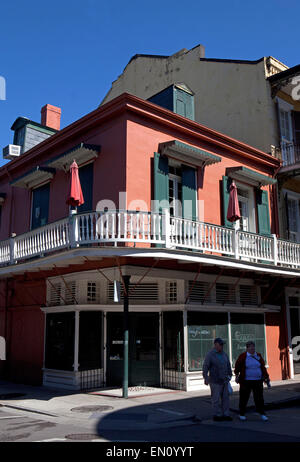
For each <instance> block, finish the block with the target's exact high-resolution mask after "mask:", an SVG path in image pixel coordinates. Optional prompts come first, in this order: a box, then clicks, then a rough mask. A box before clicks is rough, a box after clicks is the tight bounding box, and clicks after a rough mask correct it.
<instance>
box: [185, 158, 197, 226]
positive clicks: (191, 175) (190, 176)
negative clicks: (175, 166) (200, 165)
mask: <svg viewBox="0 0 300 462" xmlns="http://www.w3.org/2000/svg"><path fill="white" fill-rule="evenodd" d="M182 216H183V218H187V219H188V220H196V219H197V184H196V171H195V169H194V168H192V167H188V166H186V165H183V166H182Z"/></svg>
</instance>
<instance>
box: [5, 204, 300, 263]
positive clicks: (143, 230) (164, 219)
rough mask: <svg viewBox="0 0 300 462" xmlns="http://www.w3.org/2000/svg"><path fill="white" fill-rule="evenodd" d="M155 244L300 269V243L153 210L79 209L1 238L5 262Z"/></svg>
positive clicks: (166, 247)
mask: <svg viewBox="0 0 300 462" xmlns="http://www.w3.org/2000/svg"><path fill="white" fill-rule="evenodd" d="M126 243H133V244H135V245H143V246H145V245H146V246H148V245H149V247H151V246H155V245H159V246H160V247H161V248H165V249H184V250H190V251H195V252H201V254H205V253H206V254H215V255H218V256H222V255H223V256H226V257H231V258H233V259H236V260H245V261H251V262H257V263H269V264H271V265H275V266H287V267H293V268H300V244H297V243H294V242H290V241H285V240H282V239H278V238H277V237H276V236H275V235H271V236H263V235H259V234H255V233H250V232H245V231H238V230H235V229H231V228H226V227H223V226H218V225H213V224H209V223H204V222H200V221H192V220H186V219H183V218H174V217H170V214H169V211H168V210H165V211H164V213H163V214H160V213H153V212H133V211H107V212H90V213H82V214H75V215H73V216H70V217H67V218H65V219H63V220H59V221H56V222H54V223H51V224H48V225H46V226H42V227H40V228H37V229H35V230H33V231H30V232H28V233H25V234H21V235H19V236H16V237H13V238H11V239H8V240H6V241H2V242H0V265H1V266H5V265H15V264H18V263H20V262H23V261H26V260H28V259H31V258H33V257H43V256H45V255H48V254H50V253H52V252H56V251H58V250H60V249H71V248H76V247H79V246H84V245H89V246H93V245H97V246H98V245H105V246H108V245H113V246H124V245H126Z"/></svg>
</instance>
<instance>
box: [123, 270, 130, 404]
mask: <svg viewBox="0 0 300 462" xmlns="http://www.w3.org/2000/svg"><path fill="white" fill-rule="evenodd" d="M123 281H124V286H125V290H124V343H123V348H124V374H123V398H128V340H129V312H128V311H129V310H128V307H129V281H130V276H123Z"/></svg>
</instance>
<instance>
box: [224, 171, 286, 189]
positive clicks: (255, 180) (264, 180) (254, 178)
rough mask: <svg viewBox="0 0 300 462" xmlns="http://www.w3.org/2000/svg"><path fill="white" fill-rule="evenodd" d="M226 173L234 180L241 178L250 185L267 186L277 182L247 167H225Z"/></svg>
mask: <svg viewBox="0 0 300 462" xmlns="http://www.w3.org/2000/svg"><path fill="white" fill-rule="evenodd" d="M226 175H227V176H229V177H230V178H233V179H235V180H241V181H244V182H246V183H248V184H251V185H252V186H257V187H260V186H267V185H272V184H275V183H277V180H275V179H274V178H271V177H269V176H267V175H262V174H261V173H257V172H255V171H254V170H251V169H250V168H247V167H243V166H240V167H229V168H226Z"/></svg>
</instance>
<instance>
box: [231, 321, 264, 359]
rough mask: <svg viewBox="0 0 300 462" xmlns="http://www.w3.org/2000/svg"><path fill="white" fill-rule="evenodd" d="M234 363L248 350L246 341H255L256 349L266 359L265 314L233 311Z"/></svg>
mask: <svg viewBox="0 0 300 462" xmlns="http://www.w3.org/2000/svg"><path fill="white" fill-rule="evenodd" d="M230 321H231V341H232V364H235V361H236V360H237V358H238V357H239V355H240V354H241V353H244V351H246V342H248V341H249V340H252V341H254V342H255V347H256V351H257V352H258V353H260V354H261V355H262V357H263V358H264V360H265V361H266V346H265V345H266V342H265V325H264V315H263V314H260V313H259V314H258V313H257V314H256V313H255V314H254V313H252V314H246V313H245V314H244V313H231V315H230Z"/></svg>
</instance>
